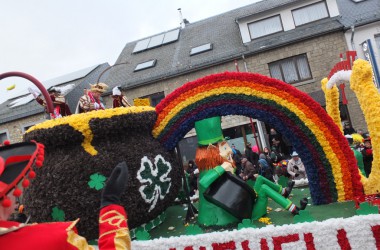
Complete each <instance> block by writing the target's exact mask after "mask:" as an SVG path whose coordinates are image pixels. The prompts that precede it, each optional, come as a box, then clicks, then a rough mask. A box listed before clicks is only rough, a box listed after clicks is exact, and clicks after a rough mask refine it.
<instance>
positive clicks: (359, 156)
mask: <svg viewBox="0 0 380 250" xmlns="http://www.w3.org/2000/svg"><path fill="white" fill-rule="evenodd" d="M344 137H346V139H347V141H348V143H349V144H350V148H351V150H352V152H353V153H354V155H355V158H356V161H357V164H358V168H359V170H360V172H361V173H362V175H364V176H366V177H368V176H367V175H366V173H365V171H364V163H363V155H362V153H361V152H360V151H359V150H357V149H356V142H357V141H362V140H363V137H362V136H361V135H360V134H352V135H345V136H344ZM354 138H355V140H354Z"/></svg>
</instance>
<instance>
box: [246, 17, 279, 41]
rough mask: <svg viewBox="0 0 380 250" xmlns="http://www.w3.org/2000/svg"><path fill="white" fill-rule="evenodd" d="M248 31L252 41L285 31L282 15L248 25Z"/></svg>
mask: <svg viewBox="0 0 380 250" xmlns="http://www.w3.org/2000/svg"><path fill="white" fill-rule="evenodd" d="M248 29H249V34H250V36H251V39H256V38H259V37H262V36H267V35H270V34H273V33H277V32H280V31H283V27H282V22H281V18H280V15H277V16H272V17H268V18H265V19H262V20H259V21H255V22H252V23H248Z"/></svg>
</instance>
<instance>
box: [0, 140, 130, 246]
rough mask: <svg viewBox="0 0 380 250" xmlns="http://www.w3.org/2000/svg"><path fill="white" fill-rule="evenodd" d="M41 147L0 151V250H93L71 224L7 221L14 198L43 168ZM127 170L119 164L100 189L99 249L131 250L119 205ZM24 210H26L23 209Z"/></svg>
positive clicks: (32, 144)
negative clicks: (37, 170)
mask: <svg viewBox="0 0 380 250" xmlns="http://www.w3.org/2000/svg"><path fill="white" fill-rule="evenodd" d="M43 160H44V146H43V145H42V144H39V143H36V142H22V143H17V144H13V145H10V144H9V142H8V143H6V145H5V146H2V147H0V246H1V249H41V250H50V249H78V250H81V249H87V250H91V249H93V250H95V248H94V247H92V246H90V245H88V243H87V240H86V239H85V238H83V237H81V236H80V235H78V234H77V230H76V228H75V225H76V224H77V223H78V221H79V219H78V220H76V221H74V222H52V223H39V224H37V223H33V224H27V222H26V223H19V222H16V221H9V220H8V218H9V217H10V215H11V214H12V213H13V212H14V210H15V206H16V198H17V197H20V195H21V194H22V192H23V189H24V188H27V187H28V186H29V185H30V182H31V180H32V179H34V178H35V176H36V172H35V170H36V168H40V167H42V163H43ZM127 178H128V168H127V165H126V163H125V162H122V163H119V164H118V165H117V166H116V167H115V168H114V170H113V171H112V173H111V175H110V177H109V178H108V181H107V183H106V185H105V187H104V189H103V192H102V196H101V205H100V208H101V209H100V215H99V235H100V236H99V249H106V250H111V249H131V248H130V237H129V229H128V225H127V219H126V218H127V215H126V212H125V210H124V208H123V207H122V206H120V205H118V204H119V202H120V196H121V194H122V193H123V191H124V189H125V186H126V179H127ZM25 209H26V210H27V208H25Z"/></svg>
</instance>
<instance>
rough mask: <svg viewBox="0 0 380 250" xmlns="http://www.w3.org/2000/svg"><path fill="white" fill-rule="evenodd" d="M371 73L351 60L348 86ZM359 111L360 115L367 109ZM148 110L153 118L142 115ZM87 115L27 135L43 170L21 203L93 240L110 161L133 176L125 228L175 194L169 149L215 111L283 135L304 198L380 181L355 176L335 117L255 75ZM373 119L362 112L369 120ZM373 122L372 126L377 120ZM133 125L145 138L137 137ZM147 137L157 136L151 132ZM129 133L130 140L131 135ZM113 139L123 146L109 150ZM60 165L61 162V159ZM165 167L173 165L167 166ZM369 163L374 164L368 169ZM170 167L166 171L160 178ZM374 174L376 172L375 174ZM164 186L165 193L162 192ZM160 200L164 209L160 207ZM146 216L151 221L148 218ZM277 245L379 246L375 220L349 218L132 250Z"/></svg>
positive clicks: (144, 244) (198, 84)
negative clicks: (296, 161) (300, 163)
mask: <svg viewBox="0 0 380 250" xmlns="http://www.w3.org/2000/svg"><path fill="white" fill-rule="evenodd" d="M369 75H371V69H370V68H368V67H367V66H366V64H365V63H364V62H363V63H362V62H360V61H358V62H357V63H355V66H354V68H353V73H352V75H351V81H352V82H351V85H352V87H353V88H355V87H354V86H355V83H354V82H355V81H356V83H357V85H356V86H357V88H359V89H361V90H363V91H364V92H365V91H367V89H370V86H369V85H371V84H372V83H371V82H370V78H369V77H368V76H369ZM355 79H356V80H355ZM359 79H360V80H359ZM359 86H360V87H359ZM371 95H372V96H371V98H379V94H378V93H372V94H371ZM358 98H359V99H360V97H359V96H358ZM326 99H328V98H326ZM364 101H365V100H363V103H364ZM377 103H379V102H377ZM367 107H369V105H368V106H367ZM372 107H373V106H372ZM374 110H380V109H379V107H378V106H376V107H373V108H370V110H369V111H368V113H367V114H369V113H371V112H375V111H374ZM363 111H364V112H365V113H366V112H367V110H365V108H363ZM376 112H377V111H376ZM146 114H151V115H152V117H151V118H148V116H144V115H146ZM86 115H87V116H75V115H74V116H73V117H74V118H72V119H69V120H66V118H60V119H56V120H53V121H49V122H45V123H42V124H39V125H37V126H35V127H32V128H31V129H30V130H29V131H28V132H27V134H26V139H35V140H37V141H39V142H42V143H44V144H45V146H46V148H47V154H46V155H47V159H46V167H45V168H44V169H43V170H41V173H39V176H45V178H41V179H40V180H36V181H35V182H34V183H36V184H35V185H32V186H31V189H30V190H29V193H27V195H26V197H25V199H26V207H28V209H31V210H34V212H32V216H35V217H34V219H35V220H36V221H52V220H54V219H55V218H57V217H58V218H63V216H62V215H64V219H66V220H67V219H75V218H77V217H81V218H82V220H81V224H82V223H83V224H82V227H79V230H81V232H83V233H82V234H84V235H86V236H88V237H90V238H91V237H94V234H93V233H92V232H93V231H91V230H96V221H95V220H94V218H92V214H96V212H95V209H97V204H98V203H99V190H98V189H101V187H102V182H103V181H104V180H105V178H106V177H107V176H108V175H109V172H110V171H111V168H112V167H113V166H114V165H115V164H116V162H118V161H120V160H125V161H126V162H127V163H128V166H131V168H132V172H133V173H134V174H133V175H132V176H131V180H129V181H130V184H128V185H129V189H128V191H127V192H126V194H125V196H124V198H125V199H124V200H123V202H125V203H123V205H125V207H126V209H127V211H128V214H129V218H130V220H129V223H130V226H131V227H134V226H137V225H140V224H142V223H144V222H146V221H148V220H150V219H152V218H154V216H157V215H158V214H159V213H160V212H162V211H163V210H164V208H165V205H164V204H163V203H164V202H165V201H167V202H168V203H170V201H172V200H173V199H174V198H175V194H176V192H175V191H173V190H174V189H176V190H178V188H179V185H180V184H179V183H180V174H179V171H180V170H178V166H175V164H174V162H175V161H174V157H173V156H172V155H171V153H169V152H171V151H172V150H173V149H174V148H175V146H176V145H177V143H178V141H179V140H180V139H181V138H182V137H183V136H184V135H185V134H186V133H187V132H188V131H189V130H190V129H192V128H193V127H194V124H195V122H196V121H199V120H202V119H205V118H209V117H213V116H224V115H245V116H248V117H254V118H257V119H259V120H261V121H264V122H266V123H268V124H270V125H271V126H272V127H274V128H275V129H276V130H277V131H279V132H280V133H282V134H283V135H285V136H286V137H287V138H289V139H291V142H292V144H293V145H294V147H295V149H296V150H297V152H298V153H299V154H300V156H301V158H303V159H304V164H305V167H306V171H307V174H308V177H309V186H310V194H311V198H312V200H311V201H312V203H313V204H315V205H320V204H329V203H333V202H337V201H338V202H341V201H348V200H353V199H356V198H362V197H364V195H365V194H369V193H371V194H373V193H376V192H377V190H379V187H380V184H379V183H375V182H374V181H371V178H372V175H371V176H370V178H369V179H368V180H366V179H364V178H363V177H362V176H361V175H360V173H359V171H358V168H357V166H356V164H355V158H354V155H353V154H352V152H351V149H350V147H349V145H348V143H347V140H346V138H345V137H344V136H343V135H342V132H341V128H340V127H339V126H338V125H337V123H336V117H337V115H332V117H330V116H329V115H328V114H327V113H326V112H325V111H324V110H323V109H322V108H321V106H320V105H319V104H318V103H316V102H315V101H314V100H313V99H311V98H310V97H309V96H308V95H307V94H305V93H303V92H301V91H299V90H297V89H296V88H294V87H292V86H290V85H288V84H285V83H283V82H281V81H279V80H275V79H272V78H269V77H265V76H262V75H258V74H250V73H229V72H226V73H222V74H215V75H211V76H208V77H204V78H202V79H198V80H196V81H193V82H190V83H187V84H185V85H183V86H182V87H181V88H179V89H177V90H176V91H174V92H173V93H171V94H169V95H168V96H167V97H166V98H165V99H164V100H163V101H161V103H160V104H159V105H158V106H157V107H156V109H155V110H154V109H153V108H147V107H144V108H142V107H139V108H137V107H133V108H120V109H115V110H106V111H97V112H93V113H88V114H86ZM372 115H373V114H372ZM132 117H134V118H132ZM334 117H335V118H334ZM69 118H70V117H69ZM133 119H139V120H140V119H141V120H143V121H141V122H142V123H141V124H143V123H144V122H146V121H149V125H147V126H144V125H141V124H139V125H137V126H136V124H135V123H134V120H133ZM366 119H367V116H366ZM371 119H372V118H371V117H368V120H367V122H368V123H369V124H370V123H371V122H370V121H369V120H371ZM132 120H133V121H132ZM372 122H373V125H374V127H376V126H375V124H376V119H373V120H372ZM377 123H378V122H377ZM153 124H154V126H153ZM377 127H379V126H377ZM372 128H373V127H372ZM369 129H370V126H369ZM60 130H62V131H60ZM131 131H133V132H131ZM140 131H145V132H146V133H147V134H148V135H147V136H142V135H140ZM370 132H371V136H379V134H378V132H376V130H375V129H372V130H370ZM120 133H121V135H120ZM151 133H152V134H153V136H154V138H156V140H155V139H153V138H151V136H150V134H151ZM131 136H137V137H138V139H136V140H135V139H130V137H131ZM147 139H148V140H149V142H151V143H153V144H154V146H156V147H157V148H160V145H163V146H164V147H165V149H166V150H167V151H165V150H163V149H161V148H160V149H159V150H158V151H157V152H153V151H154V147H153V148H152V147H151V146H146V142H145V140H147ZM375 141H376V140H375ZM375 141H374V142H375ZM114 143H116V145H117V146H120V147H122V148H123V149H120V148H119V147H115V145H114ZM140 143H142V144H140ZM376 145H377V144H376ZM124 147H125V148H124ZM375 147H376V148H374V153H375V152H379V149H378V146H375ZM49 148H51V149H49ZM137 149H138V150H137ZM49 150H50V159H48V157H49ZM136 150H137V151H136ZM133 154H135V155H134V156H133ZM136 155H137V156H136ZM157 155H161V156H162V158H161V157H156V156H157ZM145 156H147V157H145ZM375 156H376V155H375ZM64 161H67V162H69V164H62V162H64ZM100 162H101V163H100ZM105 163H107V164H105ZM108 163H110V164H108ZM166 163H171V164H170V166H171V167H168V166H169V164H166ZM376 163H377V162H376ZM376 163H375V161H374V165H375V164H376ZM376 166H377V165H376ZM375 168H376V167H375ZM147 169H149V171H146V170H147ZM169 169H170V173H171V175H170V174H166V173H167V172H168V170H169ZM377 171H378V170H377V168H376V170H374V173H373V174H374V175H373V176H376V174H377ZM158 176H160V177H159V178H158ZM154 177H156V178H154ZM161 177H162V178H161ZM144 179H145V180H147V179H149V180H152V179H155V180H157V179H159V180H160V181H161V180H168V179H170V181H171V183H170V186H169V185H166V186H165V185H163V186H162V185H159V186H160V187H159V188H157V190H158V189H159V190H160V191H159V192H158V191H157V192H155V191H154V190H156V187H157V185H156V186H152V185H151V186H149V185H147V182H146V181H144ZM47 180H48V181H47ZM73 180H75V181H73ZM37 183H38V185H37ZM148 183H150V181H148ZM164 183H165V181H164ZM167 184H168V183H167ZM39 185H45V187H44V189H46V187H47V188H48V189H51V191H49V192H48V193H43V192H42V188H39V187H38V186H39ZM168 186H169V187H168ZM62 187H64V188H62ZM144 190H145V192H144ZM152 190H153V191H152ZM162 190H164V191H165V190H169V191H168V193H167V194H166V195H164V196H163V195H161V194H162ZM363 190H365V193H364V192H363ZM149 191H152V192H149ZM171 191H173V193H170V192H171ZM129 196H133V197H138V200H137V201H136V200H135V199H128V197H129ZM162 196H163V198H162V199H161V197H162ZM35 197H37V198H35ZM70 202H72V203H71V204H70ZM138 202H139V203H138ZM160 202H162V203H160ZM136 203H138V204H139V205H136ZM73 204H74V205H73ZM160 204H162V205H161V206H162V207H159V206H160ZM45 207H46V209H45ZM41 208H42V209H41ZM40 209H41V210H40ZM141 211H143V213H140V212H141ZM156 211H157V212H156ZM155 212H156V213H155ZM147 213H148V215H149V214H152V217H148V216H147ZM142 214H143V215H142ZM38 216H39V217H38ZM133 223H135V224H133ZM245 224H250V223H245ZM243 227H244V226H243ZM200 232H201V231H200ZM284 244H289V245H287V246H289V247H293V248H304V249H316V248H319V249H326V248H339V247H340V248H344V249H346V248H349V247H352V248H363V247H364V248H366V249H373V248H376V246H378V245H379V244H380V217H379V215H367V216H360V217H359V216H355V217H353V218H349V219H331V220H328V221H323V222H310V223H302V224H296V225H286V226H268V227H265V228H261V229H250V228H247V229H243V231H239V232H237V231H230V232H222V233H211V234H199V235H194V236H181V237H172V238H166V239H165V238H161V239H156V240H152V241H134V242H133V244H132V246H133V247H134V248H135V249H152V246H154V249H189V250H190V249H257V248H260V249H273V248H274V249H281V247H282V246H284Z"/></svg>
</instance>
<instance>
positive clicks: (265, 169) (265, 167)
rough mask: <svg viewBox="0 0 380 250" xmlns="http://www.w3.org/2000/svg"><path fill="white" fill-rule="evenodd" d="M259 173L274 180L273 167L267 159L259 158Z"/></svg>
mask: <svg viewBox="0 0 380 250" xmlns="http://www.w3.org/2000/svg"><path fill="white" fill-rule="evenodd" d="M259 173H260V175H261V176H264V177H265V178H267V179H268V180H270V181H271V182H274V179H273V168H272V167H271V166H270V165H269V164H268V162H267V161H266V160H265V159H259Z"/></svg>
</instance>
